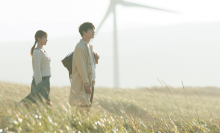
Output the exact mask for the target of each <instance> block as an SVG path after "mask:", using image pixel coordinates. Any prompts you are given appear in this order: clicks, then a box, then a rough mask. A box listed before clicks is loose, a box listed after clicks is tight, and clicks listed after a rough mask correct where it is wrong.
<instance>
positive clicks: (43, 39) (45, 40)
mask: <svg viewBox="0 0 220 133" xmlns="http://www.w3.org/2000/svg"><path fill="white" fill-rule="evenodd" d="M38 43H40V44H42V45H46V44H47V35H44V36H43V37H41V38H38Z"/></svg>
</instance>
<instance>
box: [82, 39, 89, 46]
mask: <svg viewBox="0 0 220 133" xmlns="http://www.w3.org/2000/svg"><path fill="white" fill-rule="evenodd" d="M80 42H81V43H83V44H86V45H87V44H88V43H86V41H84V40H83V39H80Z"/></svg>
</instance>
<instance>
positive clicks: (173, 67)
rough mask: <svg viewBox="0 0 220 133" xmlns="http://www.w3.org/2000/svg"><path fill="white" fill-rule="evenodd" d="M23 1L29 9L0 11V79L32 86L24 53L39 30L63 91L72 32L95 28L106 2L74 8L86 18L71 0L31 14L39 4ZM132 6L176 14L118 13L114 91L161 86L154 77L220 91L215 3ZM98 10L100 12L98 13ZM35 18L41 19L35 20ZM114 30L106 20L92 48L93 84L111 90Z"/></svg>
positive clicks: (120, 10) (54, 83) (76, 36)
mask: <svg viewBox="0 0 220 133" xmlns="http://www.w3.org/2000/svg"><path fill="white" fill-rule="evenodd" d="M130 1H131V0H130ZM21 2H26V4H29V5H30V7H28V6H23V8H22V9H18V7H16V6H14V5H12V7H11V8H15V9H17V12H15V11H14V12H12V11H10V9H6V8H5V7H3V5H1V9H0V10H1V11H2V10H3V11H4V12H8V13H7V15H5V14H4V13H3V12H1V13H0V14H1V17H0V18H1V19H0V20H1V21H0V24H1V26H2V27H1V29H2V30H1V31H0V35H1V39H0V46H1V49H0V59H1V63H0V68H1V69H0V80H1V81H7V82H16V83H25V84H30V83H31V80H32V79H31V77H32V74H33V72H32V64H31V57H30V54H29V51H30V48H31V47H32V45H33V44H34V34H35V32H36V31H37V30H39V29H42V30H45V31H46V32H48V35H49V36H48V40H49V41H48V44H47V46H46V47H45V49H46V51H47V52H48V53H49V54H50V55H51V57H52V78H51V85H52V86H69V85H70V83H69V79H68V73H67V70H66V69H65V68H64V67H63V65H62V64H61V60H62V59H63V58H64V57H65V56H66V55H67V54H68V53H70V52H71V51H73V50H74V47H75V45H76V44H77V42H78V41H79V39H80V35H79V33H78V26H79V25H80V24H81V23H82V22H85V21H91V22H93V23H94V24H95V26H96V27H98V25H99V24H100V22H101V19H102V18H103V15H104V14H105V11H106V8H107V6H108V1H102V2H101V1H98V0H95V1H94V2H89V1H87V0H84V1H83V2H88V5H84V4H83V2H78V3H77V4H78V6H79V7H80V6H81V7H82V6H85V8H87V9H88V10H91V14H90V15H88V14H86V11H82V12H80V13H79V12H77V11H78V10H80V8H79V7H77V5H76V4H75V3H72V2H71V1H65V2H63V3H62V2H61V1H55V2H54V3H53V5H50V4H51V2H45V5H43V7H44V8H45V11H46V10H47V6H49V5H50V8H49V9H50V10H48V11H47V12H44V11H43V10H39V12H37V10H38V8H37V6H40V5H39V3H35V4H36V6H33V4H32V3H29V2H28V1H21ZM131 2H132V1H131ZM135 2H137V3H141V4H145V5H147V4H148V3H150V5H153V6H158V7H161V8H166V9H170V10H175V11H178V12H181V13H180V14H168V13H163V12H158V11H152V10H146V9H139V8H129V9H128V8H124V7H121V6H118V7H117V12H118V15H117V20H118V22H117V23H118V39H119V40H118V44H119V70H120V81H121V83H120V87H122V88H136V87H143V86H160V83H159V82H158V80H157V78H158V79H161V80H163V81H164V82H166V83H167V84H168V85H170V86H174V87H178V86H181V85H182V83H181V80H183V82H184V85H186V86H216V87H220V84H219V79H220V72H219V68H220V63H219V57H220V56H219V49H220V46H219V44H220V38H219V35H220V17H219V16H217V14H218V12H219V9H218V8H217V6H216V5H218V3H219V2H218V1H215V0H213V1H209V2H207V1H194V2H190V1H179V2H175V1H174V0H169V1H168V2H167V3H164V2H162V1H161V0H158V1H157V2H152V1H147V2H145V1H143V0H142V1H141V0H139V1H135ZM15 3H16V2H15ZM171 3H172V4H171ZM5 4H6V5H7V4H9V2H6V3H5ZM18 4H19V3H18ZM71 4H72V5H71ZM89 4H90V6H89ZM97 4H102V5H103V7H102V6H100V7H99V9H96V8H95V7H96V6H97ZM59 5H60V6H59ZM193 6H195V8H196V9H193ZM206 6H207V7H206ZM31 7H33V8H31ZM205 7H206V10H205V9H204V8H205ZM62 9H65V10H62ZM28 10H30V12H32V13H30V12H28ZM34 10H36V11H34ZM53 11H54V12H53ZM58 11H60V12H58ZM38 14H41V16H40V15H39V16H38V17H34V16H37V15H38ZM54 14H56V15H54ZM18 16H19V17H18ZM112 27H113V26H112V16H110V18H108V19H107V21H106V23H104V25H103V27H102V28H101V30H100V32H99V33H98V34H97V35H96V36H95V39H94V40H93V41H92V42H91V44H92V45H94V51H96V52H97V53H98V54H99V55H100V57H101V58H100V61H99V64H98V65H97V82H96V86H99V87H110V88H111V87H113V39H112V38H113V33H112Z"/></svg>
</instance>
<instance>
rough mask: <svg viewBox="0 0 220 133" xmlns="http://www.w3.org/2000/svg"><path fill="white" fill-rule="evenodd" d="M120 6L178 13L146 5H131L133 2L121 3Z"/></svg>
mask: <svg viewBox="0 0 220 133" xmlns="http://www.w3.org/2000/svg"><path fill="white" fill-rule="evenodd" d="M120 4H121V5H123V6H129V7H142V8H148V9H154V10H160V11H165V12H172V13H177V12H174V11H170V10H165V9H160V8H156V7H151V6H145V5H141V4H136V3H131V2H126V1H121V2H120Z"/></svg>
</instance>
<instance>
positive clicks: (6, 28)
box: [0, 0, 220, 42]
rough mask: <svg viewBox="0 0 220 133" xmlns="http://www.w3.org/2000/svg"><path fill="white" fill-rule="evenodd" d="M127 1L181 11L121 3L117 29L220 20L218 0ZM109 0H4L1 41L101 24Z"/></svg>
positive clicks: (73, 31)
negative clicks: (43, 31) (123, 4)
mask: <svg viewBox="0 0 220 133" xmlns="http://www.w3.org/2000/svg"><path fill="white" fill-rule="evenodd" d="M127 1H130V2H135V3H139V4H143V5H148V6H154V7H158V8H164V9H169V10H173V11H177V12H179V14H172V13H166V12H161V11H155V10H149V9H144V8H135V7H132V8H131V7H123V6H121V5H118V6H117V23H118V30H126V29H137V28H143V27H149V26H159V25H172V24H180V23H203V22H213V21H220V15H219V12H220V8H219V5H220V1H219V0H127ZM109 3H110V0H1V4H0V24H1V30H0V36H1V40H0V42H1V41H13V40H29V39H32V38H33V33H34V32H35V31H36V30H38V29H44V30H45V31H47V32H48V33H49V34H50V37H60V36H66V35H76V34H78V31H77V28H78V26H79V25H80V24H81V23H82V22H85V21H90V22H93V23H94V24H95V26H96V27H98V25H99V24H100V22H101V20H102V18H103V17H104V15H105V13H106V10H107V7H108V6H109ZM112 24H113V19H112V15H110V17H109V18H108V19H107V21H106V22H105V24H104V25H103V27H102V29H101V31H100V32H102V31H112V26H113V25H112ZM9 34H10V35H9Z"/></svg>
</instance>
